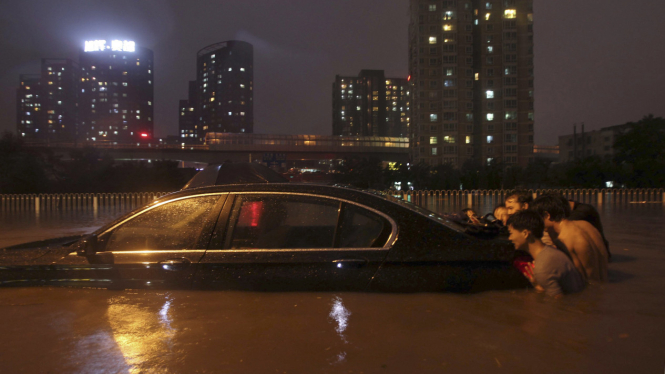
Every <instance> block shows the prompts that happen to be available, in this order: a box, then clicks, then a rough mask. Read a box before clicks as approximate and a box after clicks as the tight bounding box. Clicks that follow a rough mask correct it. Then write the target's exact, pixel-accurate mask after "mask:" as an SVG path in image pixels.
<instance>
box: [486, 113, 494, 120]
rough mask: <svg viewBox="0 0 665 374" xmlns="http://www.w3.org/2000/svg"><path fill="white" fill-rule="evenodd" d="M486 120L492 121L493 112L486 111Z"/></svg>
mask: <svg viewBox="0 0 665 374" xmlns="http://www.w3.org/2000/svg"><path fill="white" fill-rule="evenodd" d="M487 120H488V121H494V113H487Z"/></svg>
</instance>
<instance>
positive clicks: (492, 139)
mask: <svg viewBox="0 0 665 374" xmlns="http://www.w3.org/2000/svg"><path fill="white" fill-rule="evenodd" d="M492 142H494V136H492V135H487V144H492Z"/></svg>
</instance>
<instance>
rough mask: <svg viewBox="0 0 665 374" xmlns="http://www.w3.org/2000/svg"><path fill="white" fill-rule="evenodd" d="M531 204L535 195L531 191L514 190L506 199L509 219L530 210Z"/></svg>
mask: <svg viewBox="0 0 665 374" xmlns="http://www.w3.org/2000/svg"><path fill="white" fill-rule="evenodd" d="M531 202H533V195H531V193H530V192H529V191H525V190H514V191H513V192H511V193H510V195H508V196H507V197H506V201H505V205H506V209H507V212H506V213H507V214H508V217H510V216H512V215H513V214H515V213H517V212H519V211H520V210H524V209H529V204H531ZM497 218H498V217H497Z"/></svg>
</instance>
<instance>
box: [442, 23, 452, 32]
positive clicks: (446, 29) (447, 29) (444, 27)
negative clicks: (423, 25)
mask: <svg viewBox="0 0 665 374" xmlns="http://www.w3.org/2000/svg"><path fill="white" fill-rule="evenodd" d="M452 29H453V25H449V24H446V25H443V31H452Z"/></svg>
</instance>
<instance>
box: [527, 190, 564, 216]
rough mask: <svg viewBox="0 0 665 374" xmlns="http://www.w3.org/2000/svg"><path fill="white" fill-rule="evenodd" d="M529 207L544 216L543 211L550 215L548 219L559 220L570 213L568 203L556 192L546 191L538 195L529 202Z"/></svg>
mask: <svg viewBox="0 0 665 374" xmlns="http://www.w3.org/2000/svg"><path fill="white" fill-rule="evenodd" d="M529 209H531V210H533V211H535V212H537V213H538V214H540V216H541V217H543V218H545V213H547V214H549V215H550V220H552V221H554V222H561V220H562V219H564V218H567V217H568V216H569V215H570V205H569V204H568V200H566V198H565V197H563V195H561V194H558V193H548V194H545V195H543V196H539V197H538V198H537V199H536V200H534V201H533V203H531V204H529Z"/></svg>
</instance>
